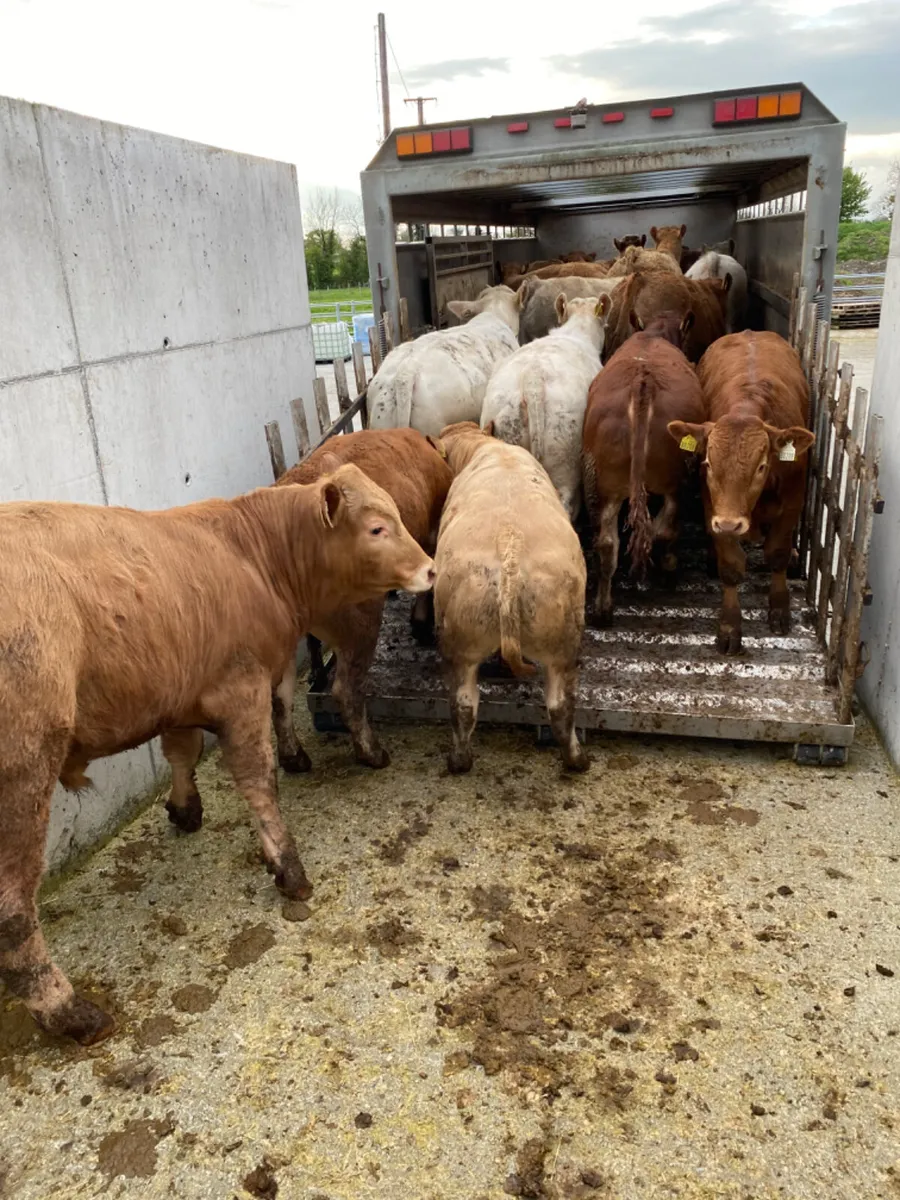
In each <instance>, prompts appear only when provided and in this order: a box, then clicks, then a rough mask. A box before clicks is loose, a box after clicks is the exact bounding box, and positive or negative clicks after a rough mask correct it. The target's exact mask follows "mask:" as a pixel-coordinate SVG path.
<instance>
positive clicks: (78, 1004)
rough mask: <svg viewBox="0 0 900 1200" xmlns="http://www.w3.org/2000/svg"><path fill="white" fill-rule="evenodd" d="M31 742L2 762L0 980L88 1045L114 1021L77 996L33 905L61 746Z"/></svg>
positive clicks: (55, 1026)
mask: <svg viewBox="0 0 900 1200" xmlns="http://www.w3.org/2000/svg"><path fill="white" fill-rule="evenodd" d="M50 742H52V745H51V744H50ZM32 749H33V753H29V754H27V755H24V754H23V755H18V756H17V759H18V761H16V762H4V763H3V836H2V837H0V982H2V983H4V984H6V986H7V987H8V988H9V990H10V992H12V994H13V995H14V996H18V997H19V998H20V999H21V1000H22V1001H23V1002H24V1004H25V1007H26V1008H27V1009H28V1011H29V1012H30V1013H31V1015H32V1016H33V1017H34V1019H35V1021H37V1023H38V1024H39V1025H40V1026H42V1028H44V1029H46V1030H47V1032H48V1033H52V1034H56V1035H59V1036H65V1037H71V1038H74V1039H75V1040H76V1041H78V1042H81V1043H82V1044H83V1045H91V1044H92V1043H94V1042H99V1041H101V1040H102V1039H103V1038H105V1037H108V1036H109V1035H110V1034H111V1033H112V1032H113V1030H114V1029H115V1021H113V1019H112V1017H110V1016H109V1015H108V1014H107V1013H105V1012H104V1011H103V1010H102V1009H100V1008H97V1006H96V1005H94V1004H91V1003H90V1002H89V1001H87V1000H82V999H80V998H79V997H78V996H76V995H75V993H74V991H73V990H72V985H71V984H70V983H69V981H68V979H66V977H65V975H64V974H63V973H62V971H61V970H60V969H59V967H57V965H56V964H55V963H54V962H53V960H52V959H51V957H50V952H49V950H48V949H47V943H46V942H45V941H44V935H43V933H42V932H41V927H40V924H39V922H38V912H37V904H36V896H37V889H38V885H39V883H40V881H41V876H42V875H43V873H44V843H45V841H46V838H47V823H48V820H49V816H50V797H51V795H52V794H53V785H54V783H55V782H56V779H57V777H58V775H59V772H60V769H61V767H62V764H63V758H64V754H65V751H64V748H63V746H62V744H61V740H60V738H59V737H58V736H56V737H53V738H51V739H48V741H46V742H45V743H44V744H43V745H36V746H34V747H33V748H32Z"/></svg>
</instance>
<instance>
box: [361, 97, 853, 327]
mask: <svg viewBox="0 0 900 1200" xmlns="http://www.w3.org/2000/svg"><path fill="white" fill-rule="evenodd" d="M845 132H846V126H845V125H844V124H843V123H842V122H841V121H839V120H838V119H837V118H836V117H835V116H834V114H833V113H831V112H829V110H828V109H827V108H826V107H825V105H824V104H823V103H822V102H821V101H820V100H819V99H818V98H817V97H816V96H815V95H813V93H812V92H811V91H809V89H808V88H806V87H804V85H803V84H801V83H789V84H776V85H773V86H771V87H757V88H739V89H736V90H733V91H723V92H703V93H699V94H697V95H692V96H668V97H664V98H662V99H657V100H633V101H628V102H626V103H622V104H616V105H612V104H610V105H587V106H584V107H580V108H567V109H557V110H552V111H548V112H537V113H516V114H511V115H508V116H498V117H485V118H481V119H478V120H473V121H465V122H458V123H456V124H453V125H450V126H446V127H441V126H436V125H435V126H423V127H417V128H411V129H397V130H394V131H393V132H392V133H391V135H390V136H389V137H388V138H387V139H386V140H385V141H384V143H383V144H382V145H381V147H380V148H379V150H378V153H377V154H376V155H375V157H374V159H373V160H372V162H371V163H370V164H369V166H368V167H367V168H366V170H365V171H363V172H362V175H361V183H362V197H363V208H364V212H365V222H366V239H367V244H368V253H369V272H370V276H371V281H372V295H373V299H374V302H375V309H376V313H377V314H378V315H379V316H381V315H382V314H383V313H385V312H388V313H390V314H391V316H392V318H393V322H394V326H395V328H398V327H399V319H400V310H399V306H400V298H401V296H402V297H404V298H405V299H406V302H407V308H408V312H409V323H410V326H411V328H412V329H413V330H414V331H416V330H420V329H422V328H425V327H427V326H436V325H439V324H440V323H442V322H443V321H444V320H445V319H446V318H445V313H444V306H445V303H446V300H447V299H452V298H468V297H472V296H475V295H477V293H478V291H479V290H480V288H482V287H484V286H486V285H487V284H490V283H493V282H494V270H493V267H494V263H495V261H498V260H500V261H503V260H507V261H508V260H514V261H523V260H532V259H537V258H555V257H556V256H558V255H559V254H562V253H566V252H568V251H570V250H584V251H592V252H595V253H596V254H597V257H598V258H601V259H602V258H613V257H615V253H616V252H615V249H614V247H613V241H612V239H613V238H614V237H616V236H621V235H622V234H627V233H644V232H646V231H647V230H648V228H649V227H650V226H651V225H672V224H678V225H680V224H685V225H686V226H687V234H686V237H685V243H686V245H688V246H691V247H697V248H699V247H700V246H701V245H702V244H704V243H706V244H709V245H711V244H713V243H716V242H719V241H722V240H724V239H727V238H734V240H735V242H736V252H735V253H736V257H737V258H738V259H739V260H740V261H741V262H742V263H743V264H744V266H745V267H746V268H747V273H748V276H749V282H750V299H751V312H750V323H751V325H752V326H753V327H754V328H759V329H774V330H776V331H777V332H779V333H783V334H786V333H787V329H788V310H789V304H790V297H791V283H792V280H793V277H794V275H795V274H796V273H798V272H799V274H800V279H801V284H802V286H803V287H805V288H806V292H807V295H808V297H809V298H810V300H811V301H814V302H815V304H816V306H817V309H818V312H819V315H820V316H825V315H826V313H827V312H828V311H829V306H830V303H831V285H832V279H833V276H834V261H835V258H834V256H835V247H836V243H837V227H838V216H839V213H840V204H841V174H842V169H843V160H844V136H845ZM398 229H399V230H402V231H403V233H404V234H405V235H406V236H407V237H412V239H413V240H409V241H399V242H398V236H397V232H398ZM510 231H515V232H516V233H517V234H518V235H519V236H517V237H513V238H511V237H508V236H504V235H505V234H507V233H509V232H510ZM498 234H499V235H500V236H499V237H498V236H497V235H498ZM416 237H420V238H421V240H420V241H416V240H415V238H416Z"/></svg>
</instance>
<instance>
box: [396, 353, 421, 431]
mask: <svg viewBox="0 0 900 1200" xmlns="http://www.w3.org/2000/svg"><path fill="white" fill-rule="evenodd" d="M415 391H416V373H415V371H414V370H413V369H412V368H411V367H410V368H409V369H407V370H403V369H402V368H401V370H400V371H398V372H397V375H396V377H395V379H394V428H395V429H408V428H409V427H410V425H411V424H412V409H413V399H414V398H415Z"/></svg>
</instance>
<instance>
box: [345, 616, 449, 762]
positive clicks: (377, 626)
mask: <svg viewBox="0 0 900 1200" xmlns="http://www.w3.org/2000/svg"><path fill="white" fill-rule="evenodd" d="M428 594H429V595H431V593H430V592H429V593H428ZM383 612H384V602H383V601H382V600H371V601H367V602H366V603H365V604H357V605H354V606H353V608H351V609H346V610H345V611H343V612H341V613H340V614H338V620H336V621H335V622H334V624H330V625H329V631H330V635H331V638H332V639H333V640H332V645H333V646H334V649H335V651H336V653H337V671H336V673H335V677H334V686H333V688H332V691H333V693H334V695H335V696H336V697H337V700H338V703H339V704H340V706H341V714H342V716H343V718H344V722H345V724H346V726H347V728H348V729H349V730H350V737H351V738H352V740H353V752H354V754H355V755H356V760H357V762H361V763H364V764H365V765H366V766H367V767H376V768H377V767H386V766H388V764H389V763H390V761H391V757H390V755H389V754H388V752H387V750H385V748H384V746H382V745H381V743H380V742H379V740H378V738H377V737H376V735H375V732H374V730H373V729H372V726H371V725H370V724H369V714H368V712H367V711H366V678H367V676H368V674H369V668H370V667H371V666H372V660H373V659H374V658H375V648H376V646H377V645H378V634H379V633H380V632H381V616H382V613H383Z"/></svg>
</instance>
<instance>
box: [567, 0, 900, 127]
mask: <svg viewBox="0 0 900 1200" xmlns="http://www.w3.org/2000/svg"><path fill="white" fill-rule="evenodd" d="M642 31H643V32H642V34H641V36H639V37H636V38H631V39H628V40H625V41H621V42H618V43H612V44H610V45H608V46H604V47H598V48H597V49H594V50H586V51H583V52H581V53H579V54H571V55H567V54H557V55H553V56H551V57H550V58H548V59H547V60H546V61H547V62H548V63H549V64H550V65H551V66H552V67H553V68H554V69H555V70H556V71H558V72H560V73H561V74H565V75H567V76H569V77H570V78H571V77H572V76H573V75H574V76H577V77H578V78H579V79H580V80H581V82H582V83H583V84H584V88H585V90H587V89H588V88H589V85H590V82H591V81H592V80H596V81H598V82H600V81H602V83H603V84H604V86H605V88H607V89H608V88H609V87H616V88H620V89H622V91H623V92H627V93H631V94H640V95H645V96H662V95H666V94H668V93H672V94H678V93H690V92H694V91H696V90H697V87H698V82H699V81H702V86H703V90H704V91H713V90H718V89H722V90H725V89H731V88H737V87H747V86H751V87H752V86H753V85H754V84H760V85H768V84H772V83H777V82H785V83H788V82H794V81H802V82H803V83H805V84H806V85H807V86H808V87H810V88H811V89H812V91H814V92H815V93H816V95H817V96H818V97H819V98H820V99H821V100H822V102H823V103H824V104H825V105H826V106H827V107H828V108H830V109H831V110H832V111H833V112H834V113H835V115H836V116H837V117H839V118H840V119H841V120H843V121H846V122H847V123H848V124H849V125H851V126H852V129H853V131H854V133H870V134H874V133H885V132H890V131H893V130H896V129H897V128H898V126H900V88H898V87H897V83H896V80H897V64H898V62H900V4H897V3H896V0H864V2H863V3H860V4H845V5H842V6H840V7H838V8H833V9H831V10H830V11H828V12H824V13H821V14H818V15H817V16H816V17H814V18H810V17H806V16H803V15H801V14H797V13H793V14H790V13H786V12H785V11H784V10H783V9H782V8H780V7H779V6H777V5H776V4H774V3H770V2H769V0H756V2H748V0H745V2H744V3H743V4H733V5H732V4H720V3H717V4H714V5H712V6H711V7H708V8H705V9H696V10H694V11H691V12H684V13H678V14H675V15H671V16H669V15H662V16H658V17H649V18H647V19H645V20H644V22H643V23H642Z"/></svg>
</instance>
